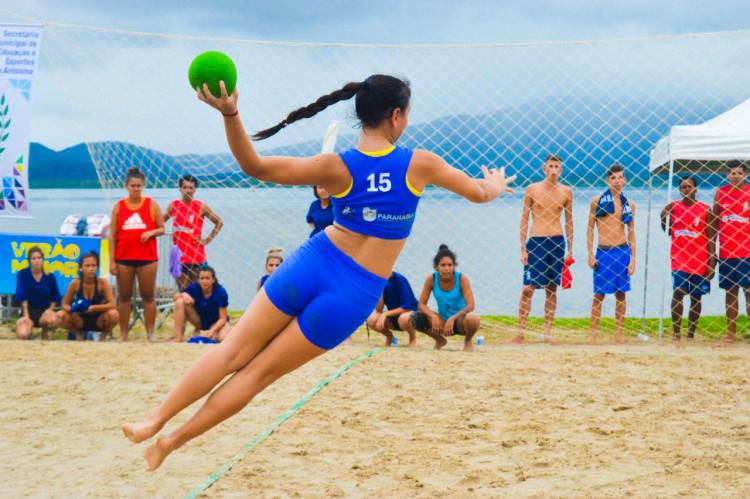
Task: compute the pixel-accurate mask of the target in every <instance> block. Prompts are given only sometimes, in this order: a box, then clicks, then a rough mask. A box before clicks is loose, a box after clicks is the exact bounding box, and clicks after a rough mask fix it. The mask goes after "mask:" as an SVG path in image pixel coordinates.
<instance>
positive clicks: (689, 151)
mask: <svg viewBox="0 0 750 499" xmlns="http://www.w3.org/2000/svg"><path fill="white" fill-rule="evenodd" d="M732 159H738V160H750V99H748V100H746V101H745V102H743V103H741V104H739V105H737V106H735V107H733V108H732V109H730V110H728V111H726V112H724V113H722V114H720V115H718V116H716V117H715V118H712V119H710V120H708V121H706V122H705V123H701V124H700V125H678V126H673V127H672V129H671V130H670V131H669V135H667V136H666V137H662V138H661V139H659V141H658V142H657V143H656V146H655V147H654V149H653V150H652V151H651V159H650V161H649V165H648V166H649V171H650V172H651V173H656V172H657V170H660V171H663V170H665V169H666V168H669V166H670V164H676V165H678V166H688V167H690V169H691V170H693V169H705V168H711V163H712V162H713V163H716V162H722V161H729V160H732Z"/></svg>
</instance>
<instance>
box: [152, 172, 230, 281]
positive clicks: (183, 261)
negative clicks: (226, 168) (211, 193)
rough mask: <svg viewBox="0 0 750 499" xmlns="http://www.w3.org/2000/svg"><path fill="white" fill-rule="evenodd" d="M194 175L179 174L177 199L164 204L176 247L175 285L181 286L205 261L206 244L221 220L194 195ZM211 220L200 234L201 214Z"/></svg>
mask: <svg viewBox="0 0 750 499" xmlns="http://www.w3.org/2000/svg"><path fill="white" fill-rule="evenodd" d="M197 188H198V179H197V178H195V177H194V176H192V175H183V176H182V177H180V193H181V194H182V197H181V199H175V200H174V201H172V202H171V203H169V206H167V213H166V214H165V215H164V222H165V223H166V221H167V220H168V219H169V218H170V217H174V222H172V230H173V232H174V233H173V235H172V238H173V240H174V244H175V246H177V247H178V248H179V249H180V253H181V256H180V270H181V273H180V277H178V278H177V286H179V288H180V289H181V290H182V289H185V288H186V287H187V286H188V284H190V283H191V282H196V281H197V280H198V272H199V270H200V268H201V267H205V266H206V265H207V260H206V245H207V244H208V243H210V242H211V241H213V240H214V239H215V238H216V236H217V235H218V234H219V231H220V230H221V228H222V226H223V225H224V222H223V221H222V219H221V217H220V216H219V215H217V214H216V213H214V211H213V210H212V209H211V208H209V207H208V205H207V204H205V203H203V202H201V201H198V200H197V199H195V190H196V189H197ZM204 217H205V218H208V219H209V220H211V222H213V224H214V228H213V230H212V231H211V233H210V234H209V235H208V237H206V238H204V237H203V218H204Z"/></svg>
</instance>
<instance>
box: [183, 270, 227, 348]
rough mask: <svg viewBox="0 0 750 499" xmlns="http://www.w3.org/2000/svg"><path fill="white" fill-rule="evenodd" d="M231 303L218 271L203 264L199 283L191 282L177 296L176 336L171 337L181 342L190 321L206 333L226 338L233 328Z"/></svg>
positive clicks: (213, 336)
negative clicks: (217, 276)
mask: <svg viewBox="0 0 750 499" xmlns="http://www.w3.org/2000/svg"><path fill="white" fill-rule="evenodd" d="M228 306H229V295H228V294H227V290H226V289H224V286H222V285H221V284H219V281H218V280H217V279H216V271H214V269H213V268H212V267H209V266H206V267H201V268H200V270H199V271H198V282H193V283H190V284H188V287H186V288H185V289H184V290H183V291H182V292H181V293H178V294H176V295H175V297H174V332H175V335H174V338H172V340H173V341H178V342H179V341H182V340H183V338H184V336H185V326H186V325H187V324H186V322H190V324H192V325H193V326H194V327H195V329H196V331H200V332H204V331H205V333H204V334H203V336H205V337H207V338H210V339H212V340H214V339H215V340H219V341H223V340H224V338H226V336H227V334H228V333H229V329H230V327H231V325H230V324H229V315H228V314H227V307H228Z"/></svg>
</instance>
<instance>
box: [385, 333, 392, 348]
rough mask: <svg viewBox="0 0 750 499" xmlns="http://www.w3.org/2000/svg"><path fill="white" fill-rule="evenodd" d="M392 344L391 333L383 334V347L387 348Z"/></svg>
mask: <svg viewBox="0 0 750 499" xmlns="http://www.w3.org/2000/svg"><path fill="white" fill-rule="evenodd" d="M392 344H393V333H385V347H386V348H388V347H389V346H391V345H392Z"/></svg>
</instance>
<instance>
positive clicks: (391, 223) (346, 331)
mask: <svg viewBox="0 0 750 499" xmlns="http://www.w3.org/2000/svg"><path fill="white" fill-rule="evenodd" d="M220 86H221V88H222V96H221V97H220V98H216V97H213V96H212V95H211V94H210V92H209V91H208V87H207V86H206V85H204V86H203V88H202V89H200V88H198V89H196V90H197V93H198V98H199V99H201V100H202V101H204V102H206V103H207V104H209V105H210V106H212V107H214V108H215V109H217V110H218V111H219V112H221V114H222V115H223V118H224V127H225V131H226V135H227V140H228V142H229V147H230V149H231V150H232V153H233V154H234V157H235V158H236V159H237V162H238V163H239V165H240V167H241V168H242V170H243V171H244V172H245V173H247V174H248V175H250V176H252V177H255V178H257V179H259V180H263V181H267V182H274V183H278V184H286V185H322V186H323V187H325V189H326V190H327V191H328V192H330V193H331V195H332V203H333V207H334V214H335V223H334V225H332V226H329V227H327V228H326V229H325V230H324V231H322V232H320V233H319V234H317V235H316V236H315V237H313V238H310V239H308V240H307V242H305V243H304V244H303V245H302V246H300V247H299V248H298V249H297V250H296V251H295V252H294V253H293V254H292V255H291V256H289V257H288V258H287V259H286V261H285V262H284V264H283V265H281V266H280V267H279V269H278V270H277V271H275V272H274V273H273V274H271V277H269V279H268V281H267V282H266V284H265V285H264V286H263V288H261V290H260V291H259V292H258V293H257V294H256V296H255V297H254V299H253V300H252V302H251V303H250V305H249V306H248V308H247V310H246V311H245V313H244V314H243V315H242V316H241V317H240V319H239V321H238V323H237V325H236V326H235V327H234V328H233V329H232V332H231V334H230V335H229V336H228V337H227V339H226V341H224V342H222V343H220V344H219V345H217V346H215V347H212V348H210V349H208V350H207V351H206V353H205V354H203V356H201V357H200V358H199V359H198V360H197V361H196V362H195V363H194V364H193V365H192V366H191V367H190V368H189V369H188V370H187V371H186V372H185V373H184V374H183V375H182V377H181V378H180V380H179V381H178V382H177V384H176V385H175V386H174V387H173V388H172V390H171V391H170V392H169V394H168V395H167V396H166V398H165V399H164V400H163V401H162V402H161V403H160V404H159V405H158V406H157V407H156V409H155V410H154V411H153V412H152V413H151V414H149V415H148V416H147V417H146V419H145V420H143V421H142V422H140V423H137V424H130V423H128V424H123V426H122V430H123V432H124V434H125V436H126V437H127V438H128V439H130V440H131V441H132V442H134V443H137V442H141V441H143V440H146V439H148V438H151V437H153V436H154V435H155V434H156V433H157V432H158V431H159V430H160V429H161V428H162V427H163V426H164V425H165V424H166V423H167V422H168V421H169V420H170V419H172V417H174V416H175V415H176V414H178V413H179V412H180V411H182V410H183V409H185V408H186V407H187V406H189V405H190V404H192V403H193V402H195V401H196V400H198V399H200V398H201V397H203V396H204V395H206V394H207V393H209V392H211V391H212V390H213V389H214V388H215V387H217V385H219V386H218V388H216V389H215V390H214V391H213V393H211V395H210V396H209V397H208V398H207V399H206V401H205V402H204V403H203V405H202V406H201V407H200V408H199V409H198V411H197V412H196V413H195V414H194V415H193V416H192V417H191V418H190V419H189V420H188V421H187V422H185V423H184V424H182V425H180V426H179V427H178V428H176V429H174V431H172V432H171V433H169V434H168V435H166V436H163V437H160V438H158V439H157V440H156V441H155V442H154V443H152V444H151V445H150V446H149V447H148V448H147V449H146V452H145V457H146V461H147V465H148V469H150V470H153V469H156V468H158V467H159V465H161V463H162V461H163V460H164V459H165V458H166V457H167V455H169V453H171V452H172V451H174V450H175V449H177V448H179V447H181V446H182V445H184V444H185V443H186V442H188V441H190V440H192V439H193V438H195V437H197V436H198V435H201V434H202V433H204V432H206V431H207V430H209V429H210V428H212V427H214V426H215V425H217V424H218V423H220V422H221V421H223V420H225V419H227V418H228V417H230V416H232V415H233V414H236V413H237V412H239V411H240V410H241V409H242V408H243V407H245V406H246V405H247V404H248V403H249V402H250V401H251V400H252V399H253V397H255V395H257V394H258V393H260V392H261V391H262V390H263V389H265V388H266V387H267V386H268V385H270V384H271V383H273V382H274V381H276V380H277V379H279V378H280V377H281V376H283V375H285V374H287V373H289V372H291V371H293V370H295V369H297V368H298V367H300V366H301V365H303V364H305V363H307V362H309V361H310V360H312V359H314V358H315V357H317V356H319V355H321V354H323V353H325V352H326V351H327V350H329V349H331V348H334V347H335V346H336V345H338V344H339V343H341V342H342V341H344V340H345V339H346V338H347V337H348V336H349V335H350V334H351V333H352V332H353V331H354V330H355V329H356V328H357V327H358V326H359V325H361V324H362V323H363V322H364V321H365V319H366V318H367V317H368V316H369V314H370V312H371V311H372V310H373V309H374V308H375V305H376V304H377V302H378V299H379V298H380V296H381V294H382V293H383V289H384V288H385V284H386V281H387V278H388V277H389V276H390V275H391V272H392V271H393V266H394V264H395V263H396V259H397V258H398V256H399V254H400V253H401V250H402V249H403V247H404V244H405V242H406V239H407V237H408V236H409V233H410V231H411V227H412V224H413V223H414V217H415V215H416V209H417V204H418V202H419V199H420V196H421V194H422V192H423V190H424V188H425V186H427V185H428V184H435V185H438V186H441V187H444V188H446V189H448V190H451V191H453V192H455V193H457V194H459V195H461V196H463V197H465V198H467V199H469V200H470V201H473V202H477V203H486V202H489V201H492V200H493V199H495V198H497V197H498V196H500V195H501V194H502V193H503V192H506V191H509V190H510V189H508V187H507V186H508V184H509V183H510V182H512V181H513V179H514V177H509V178H506V177H505V173H504V171H503V170H502V169H501V170H500V171H497V170H488V169H487V168H482V172H483V175H484V178H481V179H472V178H470V177H469V176H467V175H466V174H465V173H464V172H462V171H460V170H458V169H455V168H452V167H450V166H448V165H447V164H446V163H445V162H444V161H443V160H442V159H441V158H439V157H438V156H436V155H434V154H432V153H430V152H427V151H423V150H411V149H409V148H406V147H404V146H397V145H396V141H397V140H398V138H399V137H400V136H401V134H402V133H403V132H404V130H405V128H406V126H407V124H408V120H409V111H410V107H409V100H410V96H411V90H410V88H409V84H408V83H407V82H405V81H403V80H400V79H398V78H395V77H392V76H387V75H372V76H370V77H368V78H367V79H366V80H364V81H361V82H352V83H347V84H346V85H344V86H343V87H342V88H341V89H339V90H336V91H334V92H332V93H330V94H328V95H324V96H322V97H320V98H318V99H317V100H316V101H315V102H314V103H313V104H310V105H308V106H305V107H303V108H300V109H298V110H296V111H293V112H291V113H289V115H287V117H286V118H284V119H283V120H282V121H281V122H280V123H279V124H277V125H276V126H274V127H271V128H269V129H267V130H263V131H261V132H258V133H256V134H255V135H254V138H255V139H265V138H267V137H270V136H271V135H274V134H275V133H277V132H278V131H280V130H281V129H282V128H284V127H286V126H288V125H289V124H291V123H293V122H295V121H298V120H300V119H303V118H309V117H312V116H314V115H315V114H317V113H318V112H320V111H322V110H323V109H325V108H327V107H328V106H330V105H332V104H335V103H337V102H339V101H342V100H347V99H351V98H352V97H355V109H356V114H357V117H358V118H359V120H360V122H361V123H362V131H361V132H360V136H359V140H358V141H357V145H356V147H355V148H353V149H350V150H348V151H345V152H342V153H341V154H332V153H324V154H319V155H317V156H313V157H303V158H298V157H281V156H268V157H264V156H261V155H259V154H258V153H257V152H256V150H255V148H254V147H253V145H252V143H251V142H250V140H248V136H247V134H246V132H245V129H244V126H243V124H242V121H241V119H240V116H239V111H238V109H237V99H238V95H239V94H238V92H237V91H236V90H235V92H234V93H233V94H232V95H231V96H228V95H226V88H225V87H224V84H223V82H221V84H220ZM332 310H334V311H336V312H337V313H331V311H332ZM227 376H229V377H228V379H226V381H223V380H224V379H225V378H226V377H227ZM222 381H223V382H222Z"/></svg>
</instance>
